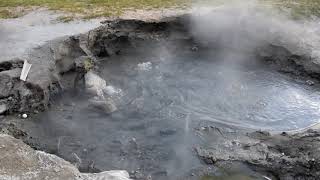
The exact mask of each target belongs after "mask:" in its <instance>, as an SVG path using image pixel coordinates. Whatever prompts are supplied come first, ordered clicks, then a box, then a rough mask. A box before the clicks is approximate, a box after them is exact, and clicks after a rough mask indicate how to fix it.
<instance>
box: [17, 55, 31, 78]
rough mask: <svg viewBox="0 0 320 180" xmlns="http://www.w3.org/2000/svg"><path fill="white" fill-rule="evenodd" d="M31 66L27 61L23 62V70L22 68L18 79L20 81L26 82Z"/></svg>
mask: <svg viewBox="0 0 320 180" xmlns="http://www.w3.org/2000/svg"><path fill="white" fill-rule="evenodd" d="M31 66H32V64H29V63H28V61H27V60H24V63H23V68H22V71H21V75H20V79H21V80H22V81H26V80H27V77H28V74H29V71H30V69H31Z"/></svg>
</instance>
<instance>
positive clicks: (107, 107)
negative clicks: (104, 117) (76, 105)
mask: <svg viewBox="0 0 320 180" xmlns="http://www.w3.org/2000/svg"><path fill="white" fill-rule="evenodd" d="M89 101H90V103H91V104H90V106H91V107H94V108H97V109H100V110H102V111H103V112H105V113H107V114H110V113H113V112H115V111H117V106H116V105H115V103H114V101H113V100H112V99H110V98H107V99H104V98H102V99H100V100H99V99H98V98H92V99H90V100H89Z"/></svg>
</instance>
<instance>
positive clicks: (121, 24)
mask: <svg viewBox="0 0 320 180" xmlns="http://www.w3.org/2000/svg"><path fill="white" fill-rule="evenodd" d="M190 26H191V22H190V16H189V15H183V16H179V17H172V18H167V19H164V20H161V21H159V22H144V21H139V20H115V21H105V22H104V25H103V26H101V27H99V28H96V29H94V30H92V31H89V32H88V33H85V34H81V35H76V36H71V37H63V38H59V39H56V40H53V41H50V42H48V43H46V44H45V45H43V46H41V47H38V48H37V49H34V50H33V51H32V52H31V53H30V55H29V56H28V61H29V62H30V63H32V64H33V68H32V70H31V72H30V74H29V77H28V79H27V82H22V81H20V80H19V75H20V74H19V72H20V71H21V67H22V63H23V59H19V58H18V59H14V60H9V61H6V62H1V63H0V105H1V107H2V109H3V110H2V111H1V114H2V115H1V117H0V123H1V124H0V130H1V131H0V132H1V133H5V134H9V135H12V136H14V137H15V138H18V139H22V140H23V141H24V142H25V143H27V144H29V145H30V146H31V147H33V148H34V149H40V150H44V151H47V152H50V153H55V152H54V151H50V150H48V149H46V147H43V145H42V144H41V142H37V143H35V142H36V141H35V140H34V139H32V138H34V137H30V136H29V135H28V134H27V133H26V132H24V131H23V129H21V128H20V127H19V121H22V120H21V119H19V118H16V117H17V116H18V115H19V114H21V113H27V114H28V115H29V116H30V117H31V118H32V116H33V115H34V114H37V113H40V112H41V111H45V110H47V109H48V108H50V102H51V101H52V98H54V97H55V95H56V94H60V93H61V92H63V91H69V90H72V89H74V88H75V87H76V88H79V89H81V88H83V87H85V86H86V85H85V82H83V80H84V76H85V74H86V73H88V72H96V71H97V72H98V71H99V65H100V64H101V63H102V62H101V60H103V59H108V58H110V57H117V56H119V55H121V54H126V53H128V52H132V51H134V52H150V51H152V49H157V48H160V47H162V46H166V47H170V51H172V52H177V51H183V52H192V51H202V50H208V49H210V48H220V47H219V45H217V44H216V42H210V41H208V42H202V41H201V39H197V38H196V37H195V36H194V35H193V33H192V32H191V30H190ZM146 44H148V46H146ZM217 46H218V47H217ZM231 48H232V47H231ZM261 52H263V53H261ZM255 54H256V56H257V58H259V59H261V60H262V61H265V62H267V63H269V64H271V65H272V66H273V67H274V68H276V69H278V70H279V71H281V72H284V73H286V74H288V75H290V76H294V77H295V76H296V77H298V76H299V78H302V79H305V81H306V82H307V83H309V84H310V85H312V86H315V87H317V86H318V81H319V75H320V63H318V62H317V61H316V60H315V59H313V58H312V57H310V56H308V54H303V55H302V54H295V52H292V51H290V50H288V48H287V47H286V46H285V45H281V44H280V45H279V44H276V45H275V44H272V43H269V42H267V43H266V44H264V46H262V47H259V50H256V52H255ZM311 82H312V83H311ZM79 93H82V91H80V92H79ZM104 107H105V106H104ZM107 108H108V110H110V107H109V106H107ZM108 113H109V112H108ZM27 120H28V119H27ZM23 121H26V120H23ZM230 129H231V130H230ZM195 132H196V134H198V135H199V136H208V137H214V138H211V139H213V140H212V142H210V143H208V144H206V145H204V146H199V147H196V148H195V150H194V152H195V153H196V154H197V156H198V157H199V158H200V159H201V160H203V162H204V163H205V164H207V165H208V166H222V167H223V166H226V167H227V164H228V163H232V162H240V163H243V164H246V165H248V166H249V167H250V168H252V169H253V170H254V171H257V172H260V173H262V174H264V175H265V176H266V177H270V178H272V179H317V178H318V177H319V176H320V174H319V172H320V163H319V162H320V155H319V154H318V151H319V148H320V131H319V130H318V129H315V130H306V131H303V132H297V133H285V132H283V133H279V134H278V133H277V134H274V135H271V134H270V133H268V132H261V131H257V132H252V130H238V129H237V128H234V127H231V128H218V127H214V126H207V127H199V129H196V130H195ZM38 143H39V144H38ZM84 169H85V168H84ZM83 171H86V172H99V171H100V170H99V169H95V168H94V167H93V166H90V165H89V166H88V169H85V170H83ZM207 174H210V172H206V171H204V173H202V171H201V170H199V171H198V172H196V173H192V174H188V175H186V176H187V177H184V178H186V179H197V178H199V176H200V177H202V176H204V175H207ZM133 178H137V179H139V178H140V179H143V178H147V177H145V176H142V177H141V176H139V175H136V174H134V173H133Z"/></svg>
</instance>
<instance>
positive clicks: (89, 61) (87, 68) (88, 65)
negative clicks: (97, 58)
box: [83, 58, 94, 72]
mask: <svg viewBox="0 0 320 180" xmlns="http://www.w3.org/2000/svg"><path fill="white" fill-rule="evenodd" d="M83 66H84V69H85V71H86V72H88V71H90V70H91V69H93V67H94V62H93V60H92V59H91V58H87V59H86V60H85V61H84V62H83Z"/></svg>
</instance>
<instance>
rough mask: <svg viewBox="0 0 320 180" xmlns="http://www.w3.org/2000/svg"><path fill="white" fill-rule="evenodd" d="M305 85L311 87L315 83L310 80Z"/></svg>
mask: <svg viewBox="0 0 320 180" xmlns="http://www.w3.org/2000/svg"><path fill="white" fill-rule="evenodd" d="M306 83H307V84H308V85H309V86H313V85H314V84H315V83H314V82H313V81H311V80H307V81H306Z"/></svg>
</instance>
